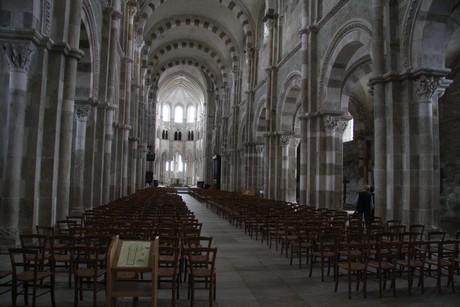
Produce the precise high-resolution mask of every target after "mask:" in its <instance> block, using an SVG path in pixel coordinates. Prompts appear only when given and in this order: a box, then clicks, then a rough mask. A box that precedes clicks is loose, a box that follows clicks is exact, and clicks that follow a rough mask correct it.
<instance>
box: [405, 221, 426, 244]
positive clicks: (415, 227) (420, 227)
mask: <svg viewBox="0 0 460 307" xmlns="http://www.w3.org/2000/svg"><path fill="white" fill-rule="evenodd" d="M409 231H410V232H416V233H418V234H419V238H418V239H417V240H420V241H421V240H423V232H424V231H425V225H424V224H411V225H409Z"/></svg>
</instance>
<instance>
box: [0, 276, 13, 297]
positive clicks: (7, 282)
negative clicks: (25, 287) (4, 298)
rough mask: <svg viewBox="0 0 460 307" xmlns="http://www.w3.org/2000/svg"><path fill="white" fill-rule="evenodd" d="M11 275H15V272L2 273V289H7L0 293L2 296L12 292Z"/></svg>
mask: <svg viewBox="0 0 460 307" xmlns="http://www.w3.org/2000/svg"><path fill="white" fill-rule="evenodd" d="M11 275H13V271H0V281H1V282H0V287H2V288H7V289H5V290H3V291H2V292H0V295H2V294H5V293H8V292H10V290H11V286H12V284H11Z"/></svg>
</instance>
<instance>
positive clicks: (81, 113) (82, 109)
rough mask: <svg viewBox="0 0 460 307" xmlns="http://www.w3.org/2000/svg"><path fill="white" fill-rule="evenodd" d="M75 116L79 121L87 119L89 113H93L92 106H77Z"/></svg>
mask: <svg viewBox="0 0 460 307" xmlns="http://www.w3.org/2000/svg"><path fill="white" fill-rule="evenodd" d="M74 109H75V115H76V116H77V118H78V119H79V120H84V119H87V118H88V116H89V112H90V111H91V105H90V104H75V106H74Z"/></svg>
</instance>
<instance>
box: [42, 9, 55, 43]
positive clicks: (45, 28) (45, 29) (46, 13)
mask: <svg viewBox="0 0 460 307" xmlns="http://www.w3.org/2000/svg"><path fill="white" fill-rule="evenodd" d="M52 7H53V0H43V1H42V16H41V19H42V20H41V29H42V33H43V35H45V36H50V35H51V20H52V19H53V10H52V9H51V8H52Z"/></svg>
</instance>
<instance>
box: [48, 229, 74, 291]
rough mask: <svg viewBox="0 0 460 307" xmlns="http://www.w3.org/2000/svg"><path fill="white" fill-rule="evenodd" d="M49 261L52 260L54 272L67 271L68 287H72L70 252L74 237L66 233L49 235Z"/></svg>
mask: <svg viewBox="0 0 460 307" xmlns="http://www.w3.org/2000/svg"><path fill="white" fill-rule="evenodd" d="M50 246H51V261H53V266H54V273H55V274H57V273H61V272H64V273H67V275H68V283H69V289H70V288H71V287H72V271H73V269H72V268H73V267H72V266H73V264H72V259H73V257H72V252H73V246H74V238H73V237H72V236H66V235H56V236H52V237H50Z"/></svg>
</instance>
